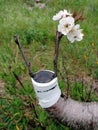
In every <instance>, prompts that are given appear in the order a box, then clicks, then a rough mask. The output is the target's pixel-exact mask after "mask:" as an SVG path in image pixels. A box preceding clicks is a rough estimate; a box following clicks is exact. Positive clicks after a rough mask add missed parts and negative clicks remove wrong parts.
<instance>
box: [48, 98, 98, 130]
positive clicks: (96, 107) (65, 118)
mask: <svg viewBox="0 0 98 130" xmlns="http://www.w3.org/2000/svg"><path fill="white" fill-rule="evenodd" d="M46 111H47V112H48V113H49V114H51V115H52V116H53V117H54V118H55V119H57V120H59V121H60V122H61V123H62V124H64V125H66V126H68V127H70V128H71V129H72V130H73V129H74V130H98V103H96V102H79V101H75V100H73V99H71V98H67V99H66V98H65V97H60V98H59V100H58V102H57V103H56V104H54V105H53V106H51V107H49V108H47V109H46Z"/></svg>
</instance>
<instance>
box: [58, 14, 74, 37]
mask: <svg viewBox="0 0 98 130" xmlns="http://www.w3.org/2000/svg"><path fill="white" fill-rule="evenodd" d="M73 26H74V18H73V17H71V16H69V17H66V18H62V19H61V20H60V21H59V25H58V31H59V32H61V33H62V34H64V35H67V33H69V31H70V30H71V29H72V27H73Z"/></svg>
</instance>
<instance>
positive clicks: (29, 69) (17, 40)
mask: <svg viewBox="0 0 98 130" xmlns="http://www.w3.org/2000/svg"><path fill="white" fill-rule="evenodd" d="M14 40H15V42H16V44H17V45H18V48H19V50H20V52H21V54H22V57H23V59H24V61H25V63H26V66H27V67H28V71H29V74H30V76H31V77H34V74H33V73H32V71H31V67H30V62H28V60H27V58H26V56H25V54H24V51H23V50H22V46H21V44H20V42H19V38H18V36H17V35H15V36H14Z"/></svg>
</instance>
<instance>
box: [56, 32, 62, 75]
mask: <svg viewBox="0 0 98 130" xmlns="http://www.w3.org/2000/svg"><path fill="white" fill-rule="evenodd" d="M62 36H63V34H61V33H60V32H58V31H56V41H55V56H54V72H55V77H57V71H58V68H57V67H58V66H57V65H58V55H59V44H60V40H61V38H62Z"/></svg>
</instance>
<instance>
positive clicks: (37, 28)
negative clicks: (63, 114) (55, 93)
mask: <svg viewBox="0 0 98 130" xmlns="http://www.w3.org/2000/svg"><path fill="white" fill-rule="evenodd" d="M42 2H43V1H42ZM26 3H27V2H26V0H16V1H13V0H9V1H7V0H0V80H2V81H3V82H4V83H5V84H6V85H5V91H6V92H5V94H6V95H4V96H2V95H1V97H0V129H1V130H33V129H34V130H42V129H46V130H69V128H67V127H66V126H63V125H61V124H60V123H58V122H57V121H54V120H52V119H51V117H50V116H49V115H47V113H46V112H45V111H43V109H41V108H40V107H39V106H38V101H37V99H36V96H35V93H34V91H33V87H32V84H31V80H30V77H29V75H28V71H27V68H26V66H25V64H24V61H23V59H22V56H21V54H20V52H19V49H18V48H17V46H16V45H15V43H14V39H13V36H14V35H15V34H18V35H19V37H20V42H21V44H22V46H23V48H24V51H25V54H26V56H27V58H28V60H29V61H30V63H31V67H32V70H33V71H34V72H36V71H38V70H41V69H50V70H53V58H54V41H55V31H56V28H57V22H54V21H53V20H52V17H53V15H55V13H57V12H58V11H59V10H61V9H68V10H70V11H71V12H72V11H74V10H76V11H77V12H83V15H84V18H85V19H84V21H83V22H80V25H81V28H82V29H83V32H84V35H85V36H84V39H83V40H82V41H81V42H79V43H78V42H76V43H74V44H71V43H69V42H68V41H67V39H66V37H63V38H62V41H61V45H60V53H59V63H58V68H59V71H60V72H61V73H59V75H58V78H59V85H60V88H61V89H62V91H64V92H66V89H67V87H68V84H70V87H69V90H70V95H71V97H72V98H74V99H76V100H79V101H86V99H87V98H88V95H89V92H90V83H87V84H83V83H82V82H80V81H76V79H80V78H82V77H83V76H84V75H85V77H88V76H89V77H92V78H93V79H98V57H97V55H98V49H97V48H98V44H97V42H98V36H97V34H98V17H97V16H98V8H97V7H98V2H97V0H94V1H92V0H78V1H77V0H50V2H49V3H48V4H47V6H46V7H45V8H43V9H39V8H35V7H34V3H33V2H32V1H31V0H30V1H28V3H29V5H31V7H32V10H30V9H29V7H28V5H27V4H26ZM62 55H63V56H62ZM62 61H63V62H62ZM13 72H14V73H16V74H17V75H18V77H19V78H20V80H21V82H22V83H23V87H22V86H21V85H20V84H19V83H18V81H17V80H16V79H15V77H14V75H13ZM61 74H62V76H61ZM67 77H68V78H67ZM89 100H90V101H95V100H96V101H97V100H98V96H97V94H95V93H94V92H92V94H91V95H90V97H89ZM35 111H36V112H35ZM36 113H37V115H36Z"/></svg>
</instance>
